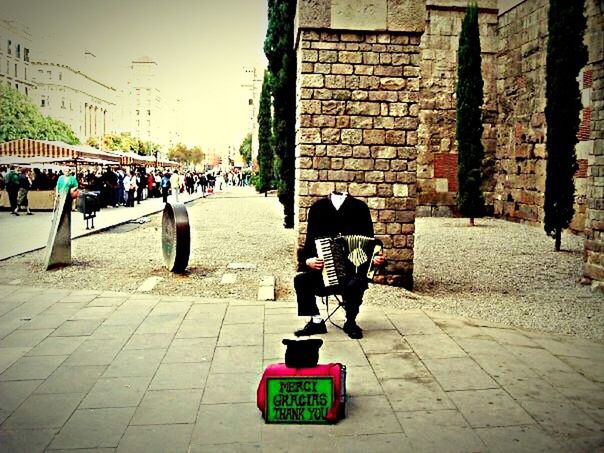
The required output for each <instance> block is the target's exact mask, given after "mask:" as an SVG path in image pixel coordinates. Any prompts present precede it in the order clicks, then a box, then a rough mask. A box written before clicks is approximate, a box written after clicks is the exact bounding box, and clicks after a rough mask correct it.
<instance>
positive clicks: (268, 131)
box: [255, 71, 274, 196]
mask: <svg viewBox="0 0 604 453" xmlns="http://www.w3.org/2000/svg"><path fill="white" fill-rule="evenodd" d="M273 156H274V151H273V143H272V118H271V93H270V74H269V73H268V71H264V80H263V82H262V92H261V94H260V106H259V107H258V177H257V178H256V180H255V185H256V190H257V191H258V192H264V196H266V193H267V191H268V190H269V189H270V188H271V186H272V183H273V175H274V173H273Z"/></svg>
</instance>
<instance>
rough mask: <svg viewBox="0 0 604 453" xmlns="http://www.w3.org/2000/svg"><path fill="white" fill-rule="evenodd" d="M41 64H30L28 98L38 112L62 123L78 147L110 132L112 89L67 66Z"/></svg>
mask: <svg viewBox="0 0 604 453" xmlns="http://www.w3.org/2000/svg"><path fill="white" fill-rule="evenodd" d="M41 57H42V58H45V57H43V56H41ZM45 60H46V61H33V62H32V80H33V81H34V82H35V83H36V86H37V90H36V92H35V94H34V95H33V96H32V98H33V100H34V102H36V104H37V105H38V107H39V108H40V111H41V112H42V113H43V114H44V115H46V116H50V117H52V118H55V119H58V120H61V121H63V122H65V123H66V124H67V125H68V126H69V127H71V129H72V130H73V131H74V132H75V134H76V135H77V137H78V138H79V139H80V141H81V142H82V143H85V142H86V140H87V139H89V138H91V137H96V138H100V137H102V136H103V135H105V134H108V133H111V132H114V125H115V124H116V122H115V120H116V118H115V115H116V111H117V108H116V104H117V91H116V89H115V88H113V87H111V86H109V85H106V84H105V83H103V82H101V81H99V80H97V79H95V78H93V77H91V76H90V75H88V74H86V73H85V72H83V71H80V70H78V69H74V68H73V67H71V66H69V65H66V64H61V63H56V62H53V61H49V59H48V58H45Z"/></svg>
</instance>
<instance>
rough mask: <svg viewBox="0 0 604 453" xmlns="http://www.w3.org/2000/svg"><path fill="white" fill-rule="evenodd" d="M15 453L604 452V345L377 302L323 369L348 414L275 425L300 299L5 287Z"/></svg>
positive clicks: (3, 327)
mask: <svg viewBox="0 0 604 453" xmlns="http://www.w3.org/2000/svg"><path fill="white" fill-rule="evenodd" d="M0 293H1V294H2V295H3V296H2V299H1V301H0V338H2V340H0V423H1V425H0V451H2V452H37V451H54V450H71V449H84V448H89V449H90V448H98V449H103V450H98V451H104V452H105V451H106V452H112V451H117V452H130V451H132V452H143V451H144V452H155V451H157V452H160V451H166V452H167V451H169V452H187V451H191V452H205V451H218V452H223V451H227V452H230V451H266V452H273V451H300V452H302V451H304V452H307V451H312V452H320V451H329V452H336V451H341V452H351V451H352V452H369V451H371V452H380V451H384V452H395V451H409V452H418V451H427V452H436V451H438V452H440V451H447V452H453V451H473V452H478V451H483V452H487V451H502V452H504V451H505V452H509V451H595V450H596V449H597V448H598V447H600V448H602V447H603V446H604V432H603V429H604V419H603V410H602V408H603V407H604V391H603V385H604V346H603V345H601V344H596V343H591V342H588V341H584V340H578V339H572V338H570V337H562V336H554V335H548V334H541V333H537V332H530V331H524V330H519V329H511V328H504V327H501V326H496V325H492V324H487V323H479V322H475V321H471V320H467V319H461V318H455V317H452V316H445V315H441V314H438V313H434V312H426V311H422V310H411V311H400V310H393V309H382V308H380V307H371V306H366V307H364V308H363V310H362V311H361V315H360V318H359V323H360V324H361V325H362V326H363V328H364V329H365V334H366V335H365V338H363V339H362V340H358V341H357V340H351V339H349V338H348V337H347V336H345V335H344V334H343V333H342V332H341V331H339V330H338V329H336V328H334V327H330V328H329V333H328V334H326V335H323V336H322V338H323V339H324V341H325V344H324V346H323V348H322V350H321V357H320V362H322V363H326V362H331V361H338V362H342V363H344V364H346V365H347V367H348V382H347V387H348V394H349V397H350V400H349V403H348V417H347V418H346V419H345V420H343V421H341V422H340V423H338V424H337V425H334V426H300V425H287V426H285V425H265V424H264V423H263V421H262V419H261V418H260V413H259V411H258V409H257V408H256V406H255V398H256V393H255V392H256V386H257V384H258V382H259V379H260V376H261V373H262V370H263V368H264V367H265V366H266V365H267V364H269V363H273V362H280V361H283V346H282V345H281V339H282V338H283V337H286V336H287V337H289V336H290V335H291V332H292V331H293V330H294V328H296V327H298V326H299V325H300V321H299V319H298V317H297V316H296V313H295V304H294V303H293V302H266V303H264V302H258V301H246V300H233V299H210V298H197V297H178V296H174V297H169V296H159V295H141V294H129V293H114V292H95V291H85V290H80V291H69V290H60V289H51V290H49V289H48V288H33V287H21V286H12V285H4V286H0Z"/></svg>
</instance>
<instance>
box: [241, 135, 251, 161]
mask: <svg viewBox="0 0 604 453" xmlns="http://www.w3.org/2000/svg"><path fill="white" fill-rule="evenodd" d="M239 154H240V155H241V157H243V160H244V161H245V163H246V165H249V164H250V163H251V162H252V134H247V135H246V136H245V138H244V139H243V141H242V142H241V145H239Z"/></svg>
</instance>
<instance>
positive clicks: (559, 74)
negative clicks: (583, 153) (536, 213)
mask: <svg viewBox="0 0 604 453" xmlns="http://www.w3.org/2000/svg"><path fill="white" fill-rule="evenodd" d="M584 6H585V5H584V0H573V1H568V0H550V7H549V16H548V32H549V37H548V41H547V57H546V89H545V96H546V105H545V119H546V123H547V142H546V149H547V164H546V178H545V202H544V211H545V218H544V229H545V232H546V233H547V234H548V235H549V236H552V237H553V238H554V248H555V249H556V251H559V250H560V241H561V235H562V230H563V229H564V228H568V226H569V225H570V222H571V220H572V218H573V215H574V213H575V209H574V206H573V203H574V196H575V182H574V179H573V178H574V174H575V172H576V171H577V156H576V154H575V145H576V144H577V141H578V140H577V132H578V130H579V112H580V110H581V92H580V90H579V83H578V82H577V76H578V75H579V71H580V70H581V68H582V67H583V66H584V65H585V63H587V49H586V47H585V45H584V44H583V34H584V32H585V28H586V19H585V16H584V15H583V8H584Z"/></svg>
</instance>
